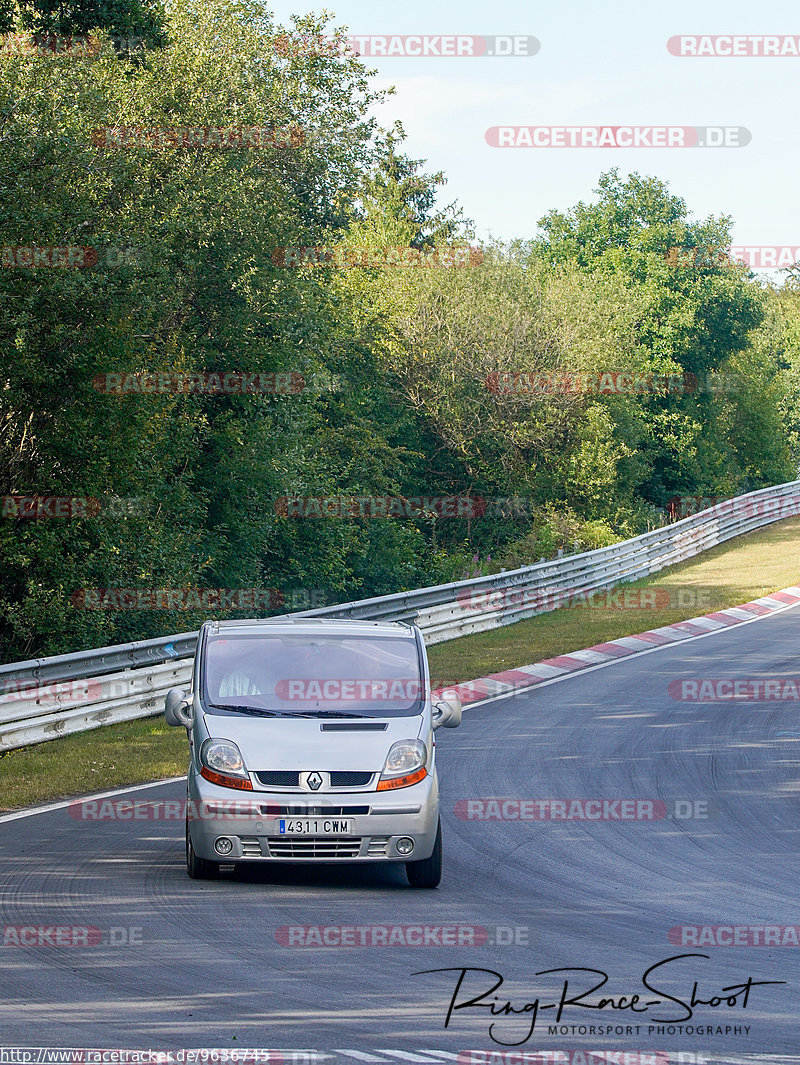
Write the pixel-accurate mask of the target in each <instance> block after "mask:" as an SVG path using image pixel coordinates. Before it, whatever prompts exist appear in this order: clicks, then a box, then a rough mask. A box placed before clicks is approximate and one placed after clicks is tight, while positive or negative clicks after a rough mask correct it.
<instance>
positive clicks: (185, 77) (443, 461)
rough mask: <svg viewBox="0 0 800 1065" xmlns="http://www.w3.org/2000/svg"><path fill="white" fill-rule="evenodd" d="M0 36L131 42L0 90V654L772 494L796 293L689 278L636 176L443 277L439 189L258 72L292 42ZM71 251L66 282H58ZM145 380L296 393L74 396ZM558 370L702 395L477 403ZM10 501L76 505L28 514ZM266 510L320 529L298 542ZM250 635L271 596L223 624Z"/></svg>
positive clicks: (227, 28) (697, 238)
mask: <svg viewBox="0 0 800 1065" xmlns="http://www.w3.org/2000/svg"><path fill="white" fill-rule="evenodd" d="M2 14H3V13H2V12H0V15H2ZM3 17H4V18H5V24H4V25H3V26H2V28H3V29H4V30H6V31H9V30H13V31H14V32H16V33H19V32H21V31H34V32H48V33H70V32H71V33H87V32H89V31H91V32H93V33H96V34H98V35H100V36H101V37H104V39H105V40H107V41H109V42H110V41H112V40H113V39H116V38H118V37H119V36H120V35H121V34H124V33H129V34H138V35H139V36H140V37H141V39H142V40H144V41H146V42H147V47H146V48H144V49H136V50H135V51H134V53H130V52H128V51H126V50H125V49H120V48H119V47H109V48H106V49H102V50H100V51H98V52H97V54H92V55H86V56H83V57H77V56H76V55H74V54H71V53H68V54H60V53H59V52H58V50H57V49H56V50H52V49H51V52H50V53H46V51H45V52H43V54H38V55H37V54H32V53H29V54H19V55H7V56H6V57H5V58H4V60H3V63H2V64H1V65H0V143H2V147H3V151H2V154H1V155H0V221H1V222H2V224H1V225H0V245H2V255H3V260H2V266H3V269H0V345H1V350H2V372H1V373H0V496H2V497H3V501H2V516H1V517H0V560H1V561H2V569H1V570H0V613H1V614H2V620H0V658H2V659H3V660H13V659H16V658H24V657H29V656H32V655H40V654H52V653H57V652H60V651H66V650H77V649H80V648H83V647H89V646H96V645H99V644H104V643H114V642H119V641H122V640H127V639H136V638H141V637H145V636H151V635H158V634H162V633H166V632H177V631H184V630H188V629H190V628H193V627H194V626H196V624H197V623H198V621H199V620H201V619H202V618H203V617H205V616H207V615H208V614H214V613H218V611H215V610H209V609H206V608H203V607H202V606H200V605H196V607H195V609H168V608H165V605H164V603H163V602H162V603H161V605H156V606H153V607H152V608H147V609H141V606H142V603H143V602H144V603H145V606H147V597H146V596H144V597H143V598H140V601H139V603H138V607H139V608H137V609H112V608H110V607H113V606H114V603H115V600H114V599H113V597H111V598H109V597H108V596H107V597H106V599H105V605H106V607H108V608H106V609H90V608H89V609H87V603H90V601H92V600H91V595H89V594H88V593H87V594H81V590H82V589H138V590H140V591H141V590H169V589H173V590H174V589H187V588H197V589H202V588H206V589H230V590H236V589H277V590H281V591H282V592H283V593H284V594H285V595H286V597H287V598H286V602H285V604H284V606H283V609H285V608H286V606H294V607H297V608H300V607H302V606H304V605H311V604H312V603H313V602H314V601H315V600H314V598H313V596H311V595H310V593H317V595H322V594H324V596H325V597H327V601H335V600H344V599H349V598H361V597H364V596H367V595H375V594H382V593H386V592H391V591H396V590H400V589H403V588H410V587H415V586H419V585H421V584H428V583H435V582H439V581H442V580H450V579H457V578H459V577H463V576H467V575H468V574H471V573H473V572H476V571H477V570H480V569H482V568H485V567H486V566H491V567H492V568H496V567H498V566H501V565H505V566H511V565H520V564H524V563H526V562H529V561H534V560H536V559H537V558H538V557H540V556H541V555H550V554H551V553H554V552H555V551H557V550H558V549H560V548H566V549H567V550H572V549H573V547H574V546H575V545H578V546H585V547H593V546H597V545H599V544H601V543H606V542H611V541H613V540H614V539H615V538H618V537H620V536H624V535H632V534H634V533H636V532H638V531H641V530H643V529H644V528H646V527H648V525H652V524H654V523H659V522H662V521H664V520H666V517H667V511H666V509H665V508H666V505H667V503H668V501H669V500H670V499H671V498H672V497H674V496H676V495H681V494H689V495H720V494H728V495H729V494H734V493H737V492H740V491H746V490H748V489H752V488H756V487H759V486H761V485H764V484H769V483H775V482H779V481H781V480H786V479H790V478H792V477H793V476H795V470H796V468H797V461H798V452H800V421H798V415H797V396H798V391H800V355H799V354H798V352H799V351H800V299H799V298H798V292H797V288H796V287H794V286H793V285H792V283H791V282H790V283H788V284H787V285H786V286H784V288H783V289H780V290H773V289H771V288H769V287H765V286H762V285H759V284H758V283H757V282H756V280H755V279H754V278H753V276H752V275H750V274H748V273H747V272H746V271H743V270H742V269H740V268H736V267H734V266H733V265H732V264H731V263H730V261H729V260H727V259H726V257H725V256H724V255H723V254H718V253H717V250H718V249H724V248H725V247H726V246H727V245H728V244H729V243H730V239H729V238H730V232H729V230H730V220H729V219H726V218H718V219H709V220H706V221H705V222H701V223H698V222H695V221H693V220H692V219H691V216H690V214H689V211H688V208H687V206H686V204H685V203H684V202H683V201H682V200H680V199H679V198H678V197H676V196H674V195H672V194H671V193H670V192H669V190H668V189H667V188H666V187H665V186H664V185H663V184H662V183H661V182H659V181H657V180H655V179H652V178H642V177H640V176H638V175H632V176H631V177H630V178H629V179H627V180H624V179H622V178H620V177H619V175H618V174H617V173H616V172H614V171H612V172H610V173H607V174H605V175H603V176H602V177H601V180H600V186H599V189H598V197H597V199H596V200H594V201H593V202H592V203H591V204H579V205H578V206H577V207H576V208H575V209H574V210H573V211H571V212H569V213H568V214H560V213H557V212H551V213H550V214H549V215H547V217H546V218H544V219H543V220H542V223H541V232H540V235H539V236H537V237H536V238H534V239H530V240H527V241H522V240H521V241H519V242H517V243H514V244H512V245H510V246H499V245H498V246H487V247H484V248H483V249H482V259H481V256H477V255H474V254H473V255H472V257H471V259H470V258H467V260H466V262H468V263H470V265H464V266H463V267H459V266H457V265H452V263H453V262H454V261H458V257H457V256H456V259H455V260H454V259H452V258H450V257H449V253H448V252H447V248H449V247H452V246H453V245H456V246H458V247H460V248H464V247H466V245H468V244H469V243H470V241H472V243H473V244H474V240H473V238H472V234H471V232H470V229H469V223H468V221H466V220H465V219H463V217H462V216H461V213H460V211H459V210H458V209H457V207H455V206H449V207H444V208H440V207H438V206H437V203H438V198H439V197H438V194H439V188H440V186H441V185H443V184H444V177H443V175H441V174H433V175H431V174H427V173H426V172H425V171H424V164H423V162H422V161H418V160H413V159H409V158H407V157H406V156H405V155H403V154H402V130H400V129H396V130H393V131H382V130H380V129H378V128H376V126H375V124H374V121H373V120H372V119H371V118H370V117H369V115H370V110H371V106H372V104H373V102H374V101H375V100H376V99H377V96H376V94H375V93H373V92H372V90H371V88H370V85H369V78H368V73H367V71H366V70H365V69H364V67H363V66H362V65H361V64H360V63H359V62H358V61H357V60H356V59H354V58H352V57H350V56H347V55H340V54H338V53H336V52H334V51H330V50H325V49H319V50H317V51H315V52H310V51H307V52H302V51H300V52H292V50H287V49H286V48H285V47H284V48H281V47H276V44H275V42H276V41H278V40H285V37H284V35H285V34H286V33H290V34H303V35H305V36H306V37H311V38H313V37H315V36H321V35H323V34H325V33H327V32H329V31H328V30H327V28H326V26H325V25H324V23H323V22H315V21H314V20H313V19H311V18H307V19H299V20H297V21H296V24H295V25H294V26H292V27H290V28H288V29H287V28H286V27H281V26H278V25H276V24H275V23H274V22H273V20H272V19H271V17H270V16H269V14H268V13H267V12H265V10H264V9H263V7H262V6H261V5H260V4H258V3H256V2H254V0H236V2H233V0H204V2H203V3H199V2H197V0H173V2H171V3H170V4H168V5H167V7H166V8H165V9H164V10H162V9H161V8H160V7H158V6H156V5H151V4H147V3H144V2H140V0H135V2H134V0H132V2H131V3H123V2H122V0H117V2H115V3H109V4H107V5H105V6H101V7H98V6H97V4H92V5H87V4H86V3H82V2H80V0H77V2H76V3H74V4H71V5H63V4H62V5H53V4H51V3H45V2H44V0H34V2H32V3H28V4H23V5H21V6H19V7H14V8H11V7H9V8H8V9H7V11H6V13H5V15H3ZM15 19H16V22H15V21H14V20H15ZM121 128H124V129H125V130H128V131H130V130H134V131H138V132H134V133H133V134H132V135H131V134H124V135H123V136H122V137H121V138H120V137H119V130H120V129H121ZM109 129H110V130H112V132H111V133H110V134H108V133H107V132H106V131H107V130H109ZM253 129H258V130H260V131H261V133H260V135H259V138H258V139H257V141H256V142H255V143H254V142H253V141H252V139H251V142H250V143H249V145H248V144H247V143H246V137H247V131H252V130H253ZM113 130H116V131H117V132H116V133H114V132H113ZM164 130H168V131H173V133H172V134H171V135H170V136H165V135H163V133H162V134H158V131H164ZM186 130H188V131H189V132H188V133H187V134H186V136H185V137H184V133H183V132H182V131H186ZM198 130H199V131H200V132H199V133H198V132H197V131H198ZM215 130H216V131H223V132H222V133H216V134H215V133H214V131H215ZM231 130H233V131H238V133H236V132H235V134H234V137H233V140H230V137H229V133H230V131H231ZM142 131H145V132H142ZM147 131H149V132H147ZM153 131H156V132H153ZM174 131H177V132H174ZM203 131H205V132H203ZM209 131H211V132H210V133H209ZM225 131H228V132H225ZM242 131H245V132H244V133H243V132H242ZM159 137H160V139H159ZM215 137H216V140H215ZM115 138H116V139H115ZM226 138H228V147H223V146H222V145H223V144H224V143H225V139H226ZM237 138H239V139H238V140H237ZM320 247H328V248H331V247H339V248H344V249H345V250H347V249H349V254H345V255H343V256H340V263H339V265H338V266H337V265H336V264H335V263H334V264H331V263H330V262H329V263H328V265H324V264H319V263H317V264H316V265H314V262H313V260H314V258H315V254H314V253H313V252H312V253H310V254H306V256H305V259H306V265H302V262H301V264H300V265H297V266H294V267H292V266H291V262H297V261H298V260H296V259H292V255H291V254H284V252H282V251H281V250H280V249H284V248H288V249H297V248H312V249H313V248H320ZM81 248H82V249H88V251H87V250H85V251H83V252H73V253H70V252H66V251H62V252H61V253H58V252H54V251H51V252H44V251H42V249H81ZM365 248H366V249H372V250H373V252H374V253H375V255H376V256H377V258H375V259H370V258H369V257H367V258H364V257H363V255H362V249H365ZM386 248H411V249H415V254H416V255H417V259H416V260H413V259H412V260H410V261H411V262H412V263H413V262H416V264H417V265H409V266H406V267H395V266H380V265H374V263H376V262H378V260H379V258H380V256H381V255H382V254H384V251H385V249H386ZM698 248H702V249H708V248H711V249H712V251H711V252H708V253H706V252H704V253H703V254H702V255H698V254H697V253H696V249H698ZM27 249H39V251H38V253H36V252H34V251H31V252H30V253H28V251H27ZM676 249H677V250H676ZM690 253H692V254H690ZM35 254H38V258H32V256H34V255H35ZM59 254H60V255H61V258H59ZM70 254H75V255H77V256H81V255H82V256H83V260H82V262H83V265H81V266H78V265H74V264H73V266H72V267H69V266H64V265H59V264H63V263H64V262H65V258H64V257H65V256H66V257H67V258H66V261H69V255H70ZM317 257H318V256H317ZM463 258H464V257H463V256H462V260H463ZM479 259H481V261H478V260H479ZM31 260H32V262H33V263H36V265H32V264H31ZM342 263H345V264H346V263H367V265H350V266H346V265H345V266H342ZM370 263H373V265H369V264H370ZM448 264H449V265H448ZM155 371H163V372H167V371H169V372H183V373H190V372H212V373H213V372H219V373H226V372H229V371H241V372H244V373H262V374H275V373H278V374H281V373H284V374H291V373H294V374H295V375H296V376H295V377H294V378H291V380H293V381H298V380H301V378H299V377H297V375H302V380H303V381H304V382H305V385H306V387H302V388H300V387H299V386H298V387H297V388H293V389H289V390H281V389H278V391H277V394H270V393H269V392H268V391H267V392H262V393H258V394H243V395H238V394H206V393H195V392H187V393H183V392H174V391H173V392H169V391H166V392H144V393H139V394H123V395H116V394H113V393H111V394H109V393H108V392H104V391H102V390H101V386H100V385H98V381H102V380H106V381H107V380H108V379H107V378H104V377H103V375H106V374H118V375H120V374H126V373H127V374H134V373H139V374H141V373H145V372H155ZM554 371H558V372H564V371H582V372H584V373H586V374H602V373H603V372H605V371H640V372H641V373H652V374H654V375H661V376H664V375H673V376H680V375H682V374H684V373H687V374H691V375H694V378H693V380H695V381H696V382H698V385H697V387H695V388H693V390H690V391H686V392H682V393H680V394H676V393H664V392H663V391H662V392H659V391H658V390H656V391H654V392H652V393H645V394H608V395H606V394H598V393H597V392H591V391H575V392H563V393H561V392H558V393H555V394H538V393H535V392H534V393H531V392H527V393H526V392H524V391H523V392H520V393H514V394H510V393H509V394H507V393H504V392H503V391H502V390H498V389H497V388H493V387H492V385H491V382H492V381H495V382H496V381H497V380H498V377H497V375H498V374H500V375H502V374H507V375H511V377H513V375H514V374H519V373H521V372H524V373H531V372H543V373H552V372H554ZM714 374H722V375H728V376H723V377H719V378H718V379H719V380H722V381H734V382H736V383H737V386H736V387H735V388H726V389H717V388H715V387H713V381H714V380H717V378H715V377H714ZM279 379H281V380H285V379H288V378H279ZM504 379H505V378H504ZM128 380H131V379H130V378H129V379H128ZM465 496H469V497H472V498H477V499H478V500H483V501H489V502H488V503H487V502H484V503H483V504H480V505H477V506H476V507H475V508H473V512H472V513H471V514H467V515H466V516H462V517H451V516H448V514H447V513H446V512H445V513H442V512H441V511H442V507H438V508H437V505H436V504H429V505H427V506H424V507H423V510H422V511H420V512H416V511H414V509H413V507H412V508H411V511H410V512H409V513H407V514H405V515H393V516H392V515H390V516H388V517H375V516H373V517H370V516H366V515H359V514H356V513H351V510H352V507H351V504H350V503H348V501H349V500H352V499H353V498H354V497H369V498H370V499H371V498H373V497H375V498H379V499H384V500H385V499H386V498H387V497H390V498H391V499H406V500H408V499H417V498H418V497H460V498H461V497H465ZM8 497H28V498H30V497H71V498H78V499H88V500H91V501H96V502H91V503H90V504H88V512H87V513H86V515H85V516H80V515H79V514H77V513H72V514H71V516H63V517H47V516H42V517H38V518H34V517H20V516H15V513H16V511H15V506H16V504H15V503H14V502H13V501H12V502H9V499H8ZM295 497H301V498H303V499H308V498H311V499H317V498H320V497H326V498H327V497H336V498H337V499H338V498H340V497H341V498H343V499H344V503H343V504H342V506H341V507H340V508H339V509H340V513H339V514H338V515H328V516H323V517H314V516H307V517H302V518H298V517H295V516H293V515H292V513H291V508H287V505H286V503H285V502H284V501H285V500H286V499H287V498H289V499H292V498H295ZM370 506H372V505H371V504H370ZM390 509H391V508H390ZM444 509H445V510H446V507H445V508H444ZM268 598H269V597H268ZM95 602H96V600H95ZM128 602H129V604H130V600H129V601H128ZM165 602H166V601H165ZM116 605H117V606H119V605H120V602H119V600H118V599H117V601H116ZM167 606H168V603H167ZM183 606H184V607H185V606H186V604H185V603H184V604H183ZM265 609H266V610H267V611H269V610H273V611H276V612H277V611H280V610H281V609H282V607H281V602H280V597H279V596H277V595H273V596H272V600H271V602H269V603H268V605H267V606H266V607H265V605H264V600H263V599H262V600H261V606H260V607H259V606H258V605H257V607H256V608H255V609H249V610H248V609H247V608H246V607H244V608H243V609H240V610H238V611H237V612H238V613H239V614H244V615H247V614H248V613H250V614H252V613H263V612H264V611H265Z"/></svg>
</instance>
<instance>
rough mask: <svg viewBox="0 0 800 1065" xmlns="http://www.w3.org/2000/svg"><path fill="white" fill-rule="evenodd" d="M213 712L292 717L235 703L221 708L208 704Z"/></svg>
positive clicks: (218, 704) (217, 705) (291, 715)
mask: <svg viewBox="0 0 800 1065" xmlns="http://www.w3.org/2000/svg"><path fill="white" fill-rule="evenodd" d="M208 705H209V708H211V709H213V710H234V711H235V712H236V713H237V714H255V716H256V717H294V714H285V713H282V712H281V711H280V710H265V709H263V707H260V706H239V705H238V704H236V703H228V704H227V705H225V706H223V705H221V704H220V703H209V704H208Z"/></svg>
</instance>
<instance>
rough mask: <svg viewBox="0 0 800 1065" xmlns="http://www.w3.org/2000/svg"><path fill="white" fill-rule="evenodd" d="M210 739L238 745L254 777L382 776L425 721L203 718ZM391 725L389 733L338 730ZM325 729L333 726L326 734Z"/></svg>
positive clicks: (421, 717)
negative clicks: (389, 759) (283, 772)
mask: <svg viewBox="0 0 800 1065" xmlns="http://www.w3.org/2000/svg"><path fill="white" fill-rule="evenodd" d="M203 720H204V724H205V727H206V730H207V732H208V735H209V736H211V737H213V738H214V739H225V740H232V741H233V742H234V743H235V744H236V746H237V747H238V748H239V750H240V751H241V752H242V757H243V758H244V764H245V765H246V766H247V769H248V770H249V771H250V772H251V773H261V772H264V771H265V770H274V769H291V770H293V769H297V770H299V771H300V772H307V771H309V770H312V769H317V770H319V771H321V772H330V771H332V770H340V771H355V772H359V771H361V772H367V771H370V772H372V773H379V772H380V771H381V770H382V769H383V766H384V762H385V761H386V755H387V753H388V751H389V748H390V747H391V746H392V744H393V743H395V742H396V741H397V740H412V739H418V738H419V737H420V736H421V734H422V731H423V723H424V720H425V718H424V715H423V714H416V715H414V716H413V717H398V718H393V719H389V718H375V719H372V718H369V719H367V718H356V719H354V720H350V719H345V718H308V717H297V718H294V719H292V718H288V717H278V718H272V717H265V718H258V717H246V716H244V715H241V716H239V715H237V716H235V717H234V716H233V715H230V716H229V715H224V716H223V715H217V714H203ZM376 724H381V725H386V728H385V729H384V730H378V729H375V728H370V729H369V730H367V729H359V730H355V729H352V730H351V729H346V730H345V729H342V728H341V727H339V728H333V729H332V728H330V726H331V725H334V726H342V725H349V726H356V725H361V726H363V725H376ZM320 726H328V727H327V728H325V729H324V730H323V728H321V727H320Z"/></svg>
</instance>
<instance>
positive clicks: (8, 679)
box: [0, 481, 800, 751]
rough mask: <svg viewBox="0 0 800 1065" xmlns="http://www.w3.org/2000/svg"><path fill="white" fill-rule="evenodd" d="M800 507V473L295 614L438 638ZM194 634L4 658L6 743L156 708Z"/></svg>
mask: <svg viewBox="0 0 800 1065" xmlns="http://www.w3.org/2000/svg"><path fill="white" fill-rule="evenodd" d="M796 514H800V481H790V482H788V483H787V484H782V485H777V486H776V487H770V488H762V489H759V490H758V491H756V492H749V493H748V494H747V495H742V496H737V497H736V498H735V499H730V500H727V501H725V502H723V503H718V504H717V505H716V506H713V507H709V508H708V509H707V510H703V511H701V512H700V513H698V514H693V515H691V516H690V517H688V518H683V519H682V520H681V521H677V522H674V523H673V524H670V525H666V526H664V527H662V528H659V529H653V530H652V531H651V532H648V533H644V534H643V535H641V536H636V537H633V538H632V539H630V540H624V541H622V542H621V543H618V544H613V545H612V546H610V547H602V548H599V549H598V550H596V551H587V552H584V553H583V554H579V555H570V556H568V557H566V558H559V559H555V560H553V561H549V562H539V563H536V564H535V565H532V566H524V567H522V568H521V569H516V570H510V571H508V572H505V573H497V574H493V575H491V576H488V577H477V578H473V579H471V580H466V581H456V582H454V583H451V584H442V585H437V586H436V587H432V588H420V589H415V590H414V591H410V592H400V593H399V594H397V595H384V596H379V597H377V598H375V599H362V600H359V601H357V602H353V603H342V604H339V605H338V606H330V607H322V608H321V609H317V610H307V611H301V612H298V613H295V614H291V615H288V616H290V617H319V618H325V617H328V618H354V619H364V620H384V621H411V620H414V621H416V623H417V624H418V625H419V627H420V628H421V629H422V632H423V633H424V635H425V640H426V643H428V644H434V643H441V642H443V641H445V640H452V639H455V638H456V637H458V636H466V635H468V634H470V633H475V632H483V631H485V630H487V629H494V628H498V627H500V626H501V625H510V624H513V623H514V622H515V621H521V620H522V619H523V618H528V617H533V616H534V615H535V614H542V613H545V612H547V611H548V610H553V609H555V608H556V607H558V606H559V605H560V604H561V603H562V602H564V601H565V600H566V599H567V598H570V599H574V598H575V597H576V596H581V595H587V596H588V595H591V593H592V592H597V591H601V590H603V589H608V588H612V587H614V586H615V585H618V584H622V583H625V582H629V581H634V580H638V579H639V578H641V577H646V576H648V575H649V574H652V573H656V572H658V571H659V570H661V569H663V568H664V567H665V566H671V565H674V564H675V563H677V562H682V561H684V560H685V559H688V558H692V557H693V556H694V555H697V554H699V553H700V552H702V551H706V550H708V549H709V548H711V547H714V546H715V545H716V544H720V543H723V542H724V541H725V540H730V539H732V538H733V537H734V536H740V535H741V534H742V533H747V532H751V531H752V530H754V529H758V528H761V527H762V526H764V525H769V524H771V523H772V522H774V521H779V520H781V519H782V518H787V517H791V516H793V515H796ZM195 640H196V633H193V632H191V633H187V632H184V633H180V634H179V635H177V636H164V637H161V638H159V639H154V640H141V641H138V642H136V643H128V644H120V645H118V646H115V647H101V648H97V649H93V650H90V651H80V652H77V653H75V654H67V655H56V656H54V657H52V658H41V659H35V660H32V661H29V662H16V663H12V664H10V665H6V666H0V751H2V750H11V749H13V748H16V747H23V746H27V745H29V744H34V743H41V742H43V741H45V740H50V739H55V738H57V737H59V736H64V735H68V734H70V733H73V732H82V731H85V730H87V729H92V728H98V727H100V726H101V725H106V724H111V723H112V722H118V721H129V720H132V719H134V718H140V717H150V716H152V715H155V714H158V713H161V711H162V709H163V700H164V695H165V694H166V692H167V691H168V690H169V689H170V688H172V687H176V686H185V685H186V684H187V683H188V681H189V678H190V676H191V662H192V656H193V654H194V645H195Z"/></svg>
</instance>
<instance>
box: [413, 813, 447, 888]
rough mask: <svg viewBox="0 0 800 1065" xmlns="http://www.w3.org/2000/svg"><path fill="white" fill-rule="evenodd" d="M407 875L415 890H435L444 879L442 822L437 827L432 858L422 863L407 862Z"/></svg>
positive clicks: (425, 859) (424, 859)
mask: <svg viewBox="0 0 800 1065" xmlns="http://www.w3.org/2000/svg"><path fill="white" fill-rule="evenodd" d="M406 875H407V876H408V882H409V884H410V885H411V886H412V887H414V888H435V887H438V886H439V882H440V881H441V879H442V822H441V821H439V823H438V824H437V826H436V842H435V843H434V845H433V854H432V855H431V856H430V858H423V859H422V861H420V862H406Z"/></svg>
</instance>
